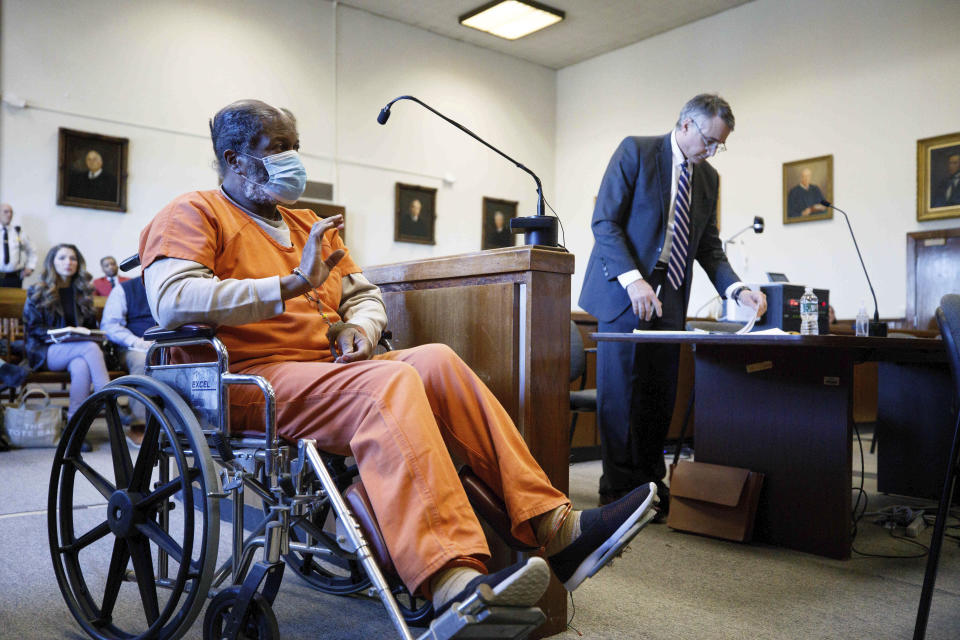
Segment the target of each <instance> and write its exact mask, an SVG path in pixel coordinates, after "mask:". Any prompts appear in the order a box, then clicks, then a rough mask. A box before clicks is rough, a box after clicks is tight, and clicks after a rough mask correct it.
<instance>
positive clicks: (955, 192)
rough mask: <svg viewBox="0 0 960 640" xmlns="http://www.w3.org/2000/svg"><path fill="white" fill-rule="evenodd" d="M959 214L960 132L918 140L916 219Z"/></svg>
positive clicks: (951, 216)
mask: <svg viewBox="0 0 960 640" xmlns="http://www.w3.org/2000/svg"><path fill="white" fill-rule="evenodd" d="M958 216H960V133H950V134H947V135H945V136H937V137H935V138H925V139H923V140H917V220H937V219H939V218H956V217H958Z"/></svg>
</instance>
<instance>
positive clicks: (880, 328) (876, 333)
mask: <svg viewBox="0 0 960 640" xmlns="http://www.w3.org/2000/svg"><path fill="white" fill-rule="evenodd" d="M867 335H869V336H870V337H873V338H886V337H887V323H886V322H874V321H873V320H871V321H870V328H869V329H868V330H867Z"/></svg>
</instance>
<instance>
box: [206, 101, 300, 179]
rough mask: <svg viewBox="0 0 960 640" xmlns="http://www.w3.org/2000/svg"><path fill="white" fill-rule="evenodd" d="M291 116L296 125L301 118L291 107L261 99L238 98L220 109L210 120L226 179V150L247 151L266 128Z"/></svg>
mask: <svg viewBox="0 0 960 640" xmlns="http://www.w3.org/2000/svg"><path fill="white" fill-rule="evenodd" d="M284 119H289V120H290V121H292V122H293V124H294V126H296V124H297V119H296V118H295V117H294V116H293V113H291V112H290V110H289V109H278V108H276V107H272V106H270V105H269V104H267V103H266V102H262V101H260V100H237V101H236V102H234V103H231V104H228V105H227V106H225V107H224V108H223V109H220V111H218V112H217V115H215V116H213V118H212V119H211V120H210V138H211V140H212V141H213V152H214V153H215V154H216V156H217V170H218V172H219V173H220V178H221V179H222V178H223V175H224V172H225V171H226V170H227V163H226V160H224V159H223V152H224V151H226V150H227V149H233V150H234V151H238V152H241V153H247V152H248V151H249V150H250V147H251V145H253V144H255V143H256V141H257V138H258V137H259V136H260V134H261V133H263V130H264V129H266V128H269V127H271V126H273V125H275V124H278V123H280V122H282V121H283V120H284Z"/></svg>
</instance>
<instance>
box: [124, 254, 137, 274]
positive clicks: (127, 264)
mask: <svg viewBox="0 0 960 640" xmlns="http://www.w3.org/2000/svg"><path fill="white" fill-rule="evenodd" d="M139 266H140V254H139V253H135V254H133V255H132V256H127V257H126V258H124V259H123V260H121V261H120V270H121V271H124V272H126V271H130V270H131V269H136V268H137V267H139Z"/></svg>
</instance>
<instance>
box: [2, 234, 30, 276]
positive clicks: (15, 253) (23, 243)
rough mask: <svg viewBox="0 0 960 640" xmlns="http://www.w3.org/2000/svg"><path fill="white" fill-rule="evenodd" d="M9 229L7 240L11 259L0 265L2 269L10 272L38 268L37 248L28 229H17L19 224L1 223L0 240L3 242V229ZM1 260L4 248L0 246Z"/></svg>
mask: <svg viewBox="0 0 960 640" xmlns="http://www.w3.org/2000/svg"><path fill="white" fill-rule="evenodd" d="M4 228H6V230H7V242H8V243H9V246H10V261H9V262H7V263H4V264H2V265H0V271H3V272H4V273H10V272H12V271H20V270H21V269H36V268H37V248H36V247H35V246H34V244H33V241H32V240H30V236H28V235H27V233H26V231H24V230H23V229H20V231H17V225H15V224H11V225H8V226H7V227H3V226H2V225H0V242H3V229H4ZM0 262H3V248H2V247H0Z"/></svg>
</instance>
